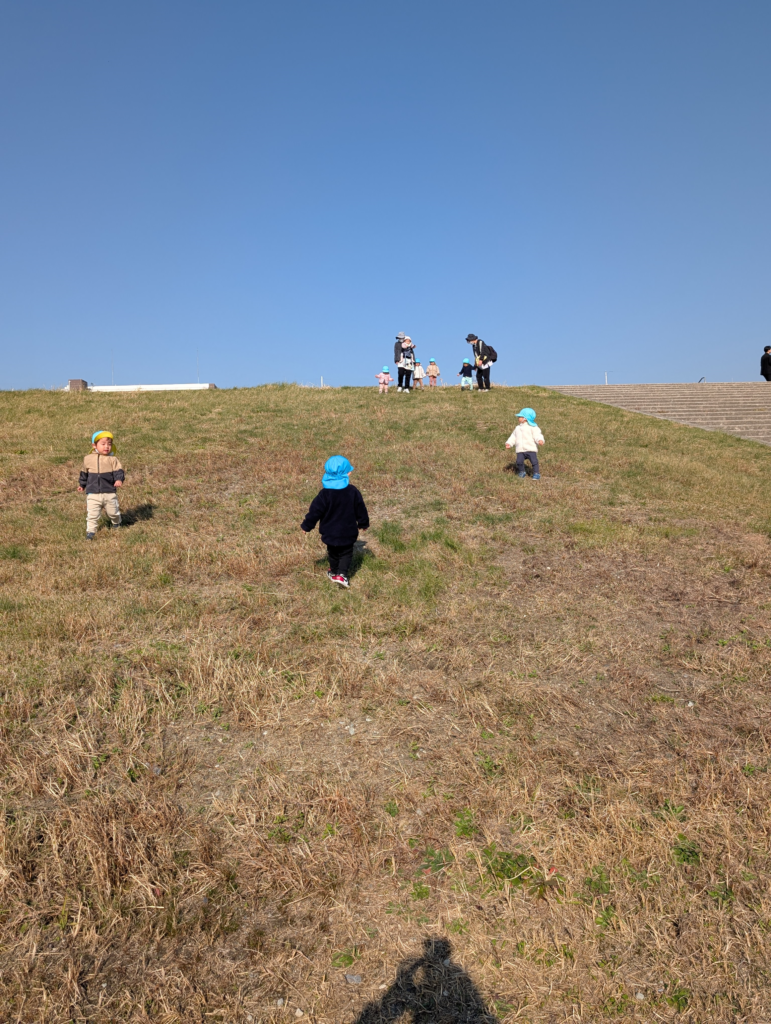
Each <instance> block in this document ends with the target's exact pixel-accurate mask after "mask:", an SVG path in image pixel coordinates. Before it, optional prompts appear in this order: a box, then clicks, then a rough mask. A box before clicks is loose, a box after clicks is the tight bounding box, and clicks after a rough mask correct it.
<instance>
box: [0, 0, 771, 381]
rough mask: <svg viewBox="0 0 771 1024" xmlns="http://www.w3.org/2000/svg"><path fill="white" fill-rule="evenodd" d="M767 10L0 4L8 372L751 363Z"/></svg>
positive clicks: (272, 375) (333, 376)
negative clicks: (401, 342)
mask: <svg viewBox="0 0 771 1024" xmlns="http://www.w3.org/2000/svg"><path fill="white" fill-rule="evenodd" d="M770 33H771V4H769V3H768V2H767V0H762V2H754V0H744V2H742V3H734V4H731V3H727V2H725V0H723V2H720V3H714V2H709V0H678V2H676V3H672V2H671V0H638V2H633V0H629V2H624V3H618V2H617V0H608V2H605V0H602V2H599V0H584V2H581V3H577V2H575V0H568V2H561V0H544V2H543V3H533V2H529V0H528V2H514V0H505V2H485V0H481V2H480V0H475V2H474V3H470V2H467V3H457V2H454V0H410V2H401V0H395V2H390V3H388V4H367V3H362V2H361V0H356V2H335V0H329V2H324V3H318V2H317V0H313V2H311V0H300V2H298V0H294V2H292V0H289V2H286V3H281V4H278V3H273V4H267V3H257V2H248V3H247V2H241V0H231V2H224V3H220V4H214V3H211V2H206V3H202V2H198V0H184V2H178V0H164V2H163V3H157V2H146V0H140V2H134V3H132V4H104V3H103V2H99V3H97V2H91V0H88V2H86V0H73V2H70V3H67V4H63V3H60V2H56V3H54V2H48V0H38V2H36V0H30V2H28V3H24V4H21V3H16V2H12V0H3V2H2V3H0V138H2V151H3V157H2V162H1V163H0V351H1V353H2V358H1V359H0V388H26V387H36V386H42V387H50V386H54V385H61V384H63V383H65V382H66V380H67V378H68V377H85V378H86V379H87V380H89V381H93V382H94V383H109V382H110V378H111V373H112V369H111V366H112V363H113V362H114V374H115V383H123V384H133V383H169V382H186V381H193V380H195V378H196V351H197V352H198V359H199V363H200V378H201V380H205V381H213V382H215V383H217V384H218V385H219V386H221V387H232V386H248V385H253V384H259V383H264V382H267V381H275V380H296V381H299V382H318V380H319V378H320V377H321V376H322V375H323V376H324V379H325V382H326V383H331V384H336V385H339V384H374V374H375V373H376V372H377V371H378V370H379V369H380V367H381V366H382V365H383V363H386V362H387V363H389V364H390V362H391V357H392V354H393V338H394V335H395V334H396V332H397V331H400V330H402V331H406V332H407V333H409V334H411V335H412V337H413V339H414V340H415V342H416V344H417V353H418V355H419V356H420V357H421V358H422V359H423V360H427V359H428V358H429V357H430V356H433V357H434V358H436V359H437V361H438V362H439V364H440V367H441V368H442V370H443V372H444V374H445V375H446V376H447V377H448V378H450V379H452V380H453V381H454V380H455V373H456V371H457V369H458V368H459V365H460V363H461V361H462V359H463V358H464V356H465V355H467V352H468V349H467V346H466V345H465V343H464V341H463V339H464V338H465V336H466V334H467V333H468V332H469V331H473V332H475V333H476V334H479V335H480V336H481V337H483V338H485V339H486V340H487V341H489V342H490V343H491V344H493V345H494V346H495V347H496V349H497V350H498V353H499V361H498V363H497V364H496V367H495V369H494V371H493V381H495V380H496V379H497V380H499V381H507V382H508V383H510V384H513V383H517V384H520V383H532V382H539V383H587V382H588V383H591V382H600V381H601V380H602V379H603V373H604V371H605V370H609V371H610V375H609V379H610V381H611V382H613V381H616V382H632V381H667V380H672V381H680V380H696V379H697V378H699V377H700V376H702V375H706V376H707V378H708V379H709V380H753V379H757V374H758V369H757V367H758V360H759V356H760V353H761V351H762V347H763V345H764V344H771V330H769V326H770V325H771V315H770V314H771V309H770V308H769V307H770V306H771V291H770V290H769V280H770V273H769V272H770V271H771V197H770V193H769V181H771V134H770V133H769V130H768V127H769V123H771V118H770V115H771V109H770V108H771V70H770V68H771V65H769V61H768V53H767V48H768V40H769V36H770Z"/></svg>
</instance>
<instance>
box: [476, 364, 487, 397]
mask: <svg viewBox="0 0 771 1024" xmlns="http://www.w3.org/2000/svg"><path fill="white" fill-rule="evenodd" d="M477 387H478V388H479V390H480V391H489V390H490V367H489V366H488V367H487V369H486V370H483V369H482V368H481V367H478V368H477Z"/></svg>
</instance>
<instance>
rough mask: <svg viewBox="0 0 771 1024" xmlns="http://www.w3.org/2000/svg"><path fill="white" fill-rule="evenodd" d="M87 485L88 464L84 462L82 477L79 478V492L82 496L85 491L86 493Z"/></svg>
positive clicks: (81, 471)
mask: <svg viewBox="0 0 771 1024" xmlns="http://www.w3.org/2000/svg"><path fill="white" fill-rule="evenodd" d="M87 483H88V470H87V469H86V464H85V462H84V463H83V466H82V467H81V470H80V476H79V477H78V491H79V492H80V493H81V494H82V493H83V491H85V489H86V484H87Z"/></svg>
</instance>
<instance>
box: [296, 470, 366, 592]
mask: <svg viewBox="0 0 771 1024" xmlns="http://www.w3.org/2000/svg"><path fill="white" fill-rule="evenodd" d="M351 473H353V466H352V465H351V464H350V462H349V461H348V459H346V458H344V457H343V456H342V455H333V456H332V458H331V459H327V461H326V462H325V463H324V476H323V477H322V479H321V485H322V489H321V490H320V491H319V493H318V494H317V495H316V497H315V498H314V499H313V501H312V502H311V507H310V508H309V509H308V514H307V515H306V517H305V519H303V521H302V523H301V525H300V529H301V530H302V531H303V532H304V533H310V532H311V530H312V529H313V527H314V526H315V525H316V523H318V524H319V533H320V534H321V539H322V541H323V542H324V543H325V544H326V546H327V554H328V556H329V572H328V573H327V576H328V577H329V579H330V580H332V582H333V583H339V584H340V586H341V587H347V586H349V583H348V578H349V575H350V571H351V561H352V560H353V545H354V544H355V543H356V538H357V537H358V536H359V530H368V529H369V513H368V512H367V506H366V505H365V504H364V499H363V498H362V496H361V492H360V491H359V490H358V489H357V488H356V487H354V486H353V484H351V483H350V482H349V479H348V478H349V477H350V475H351Z"/></svg>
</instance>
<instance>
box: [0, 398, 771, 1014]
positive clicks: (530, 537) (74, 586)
mask: <svg viewBox="0 0 771 1024" xmlns="http://www.w3.org/2000/svg"><path fill="white" fill-rule="evenodd" d="M519 404H533V405H535V407H536V409H537V410H538V412H539V422H540V423H541V424H542V426H543V428H544V431H545V433H546V436H547V442H548V443H547V447H546V449H545V451H544V460H543V462H544V465H543V472H544V479H543V480H542V481H541V484H540V486H539V485H537V484H535V483H533V482H532V481H530V480H527V481H520V480H518V479H516V478H515V477H513V475H512V474H511V473H510V472H509V471H507V469H506V466H507V464H508V463H509V462H510V461H511V460H510V456H509V455H508V453H505V452H504V451H503V448H502V445H503V442H504V440H505V438H506V436H507V435H508V432H509V431H510V429H511V427H512V425H513V424H512V413H513V412H514V411H516V408H517V406H518V405H519ZM0 424H1V427H0V429H2V455H1V456H0V473H1V474H2V479H1V480H0V499H1V500H2V541H0V556H2V557H0V583H1V584H2V591H1V596H0V620H1V623H2V645H1V646H2V651H1V653H0V694H1V696H2V704H1V705H0V710H1V712H2V717H1V718H0V766H1V771H2V775H1V778H2V792H3V805H4V806H3V809H4V816H3V819H2V823H1V824H0V1006H1V1007H2V1009H0V1020H3V1021H5V1020H7V1021H15V1022H45V1024H54V1022H56V1024H59V1022H65V1021H70V1020H73V1021H85V1020H88V1021H100V1022H101V1021H132V1022H149V1021H153V1022H165V1024H172V1022H174V1021H179V1022H187V1021H201V1022H204V1021H207V1022H208V1021H222V1022H224V1024H235V1022H239V1024H240V1022H242V1021H247V1022H248V1021H251V1020H258V1021H266V1022H267V1021H286V1020H290V1019H291V1020H294V1019H295V1013H296V1010H297V1009H301V1010H302V1011H303V1014H304V1015H305V1017H306V1018H310V1019H312V1020H318V1021H325V1022H326V1021H330V1022H331V1021H335V1022H337V1021H351V1022H352V1021H354V1020H356V1019H357V1017H359V1016H360V1019H361V1021H362V1022H365V1021H366V1022H367V1024H374V1022H375V1021H378V1020H385V1019H389V1020H395V1019H397V1017H398V1019H399V1020H402V1021H410V1020H411V1021H413V1022H414V1024H418V1022H419V1024H427V1022H428V1021H435V1022H436V1024H460V1022H461V1021H483V1020H490V1019H495V1018H496V1017H497V1018H500V1019H501V1020H504V1021H514V1020H517V1021H531V1022H533V1024H535V1022H539V1024H540V1022H551V1021H564V1020H584V1021H595V1020H617V1021H623V1020H629V1021H632V1020H635V1021H654V1020H682V1021H686V1020H687V1021H699V1022H701V1021H753V1022H756V1021H762V1020H767V1019H770V1018H771V1006H770V1005H769V1002H770V1001H769V999H768V964H769V962H770V961H771V956H770V955H769V954H771V949H770V948H769V947H770V945H771V942H770V940H769V934H770V933H771V898H770V895H769V821H770V819H769V796H771V787H770V786H769V771H768V769H769V766H771V752H769V718H768V713H769V699H768V698H769V663H770V662H771V647H770V644H771V639H770V636H769V628H768V626H769V609H770V608H771V603H769V602H770V601H771V594H770V593H769V571H770V570H771V551H770V549H769V539H768V527H769V513H768V509H769V498H771V482H770V481H769V462H770V460H771V451H769V450H768V449H766V448H763V447H761V446H759V445H753V444H751V443H748V442H743V441H740V440H737V439H733V438H724V437H722V436H720V435H715V434H707V433H704V432H701V431H695V430H690V429H689V428H684V427H678V426H675V425H673V424H668V423H664V422H661V421H657V420H650V419H645V418H643V417H636V416H633V415H631V414H627V413H624V412H622V411H621V410H616V409H610V408H602V407H599V406H593V405H590V404H588V403H582V402H576V401H573V400H570V399H566V398H563V397H561V396H557V395H553V394H548V393H546V392H543V391H541V390H540V389H531V390H529V391H527V390H523V389H518V390H513V389H512V390H503V389H500V390H496V391H494V392H493V393H492V394H491V395H489V396H487V395H485V396H483V397H481V398H480V397H479V396H478V395H473V396H468V395H460V394H459V393H458V392H457V390H454V389H453V390H452V391H449V390H448V391H443V392H440V393H439V394H436V395H434V394H425V395H413V396H410V397H409V398H403V397H402V396H399V395H389V396H387V397H384V396H378V395H377V394H376V393H375V392H374V391H367V392H365V391H361V390H354V389H351V390H341V391H325V392H313V391H309V390H302V389H298V388H294V387H271V388H260V389H255V390H251V391H232V392H205V393H194V394H172V395H164V394H161V395H141V396H131V395H126V396H124V395H109V396H106V395H62V394H45V393H16V394H5V395H3V396H2V397H0ZM102 426H109V427H110V428H111V429H112V430H113V431H114V432H115V433H116V436H117V438H118V447H119V450H120V455H121V458H122V459H123V461H124V463H125V465H126V467H127V472H128V482H127V486H126V488H125V490H124V492H123V494H122V496H121V502H122V504H123V507H124V509H128V508H131V509H133V510H134V516H133V517H132V518H133V519H134V520H135V521H134V522H133V524H132V525H131V526H130V527H128V528H125V529H123V530H121V531H116V533H114V534H112V533H110V532H109V531H107V530H104V531H102V532H100V534H99V536H98V537H97V541H96V542H95V543H94V544H93V545H89V546H87V545H86V543H85V541H84V540H83V535H84V532H85V531H84V508H83V499H82V497H80V496H78V495H76V494H75V493H73V492H74V484H75V480H76V475H77V467H78V463H79V459H80V457H82V454H83V453H84V452H85V451H86V450H87V438H88V436H90V434H91V432H92V431H93V430H94V429H96V428H97V427H102ZM335 451H340V452H342V453H344V454H346V455H348V456H349V457H350V458H351V460H352V462H353V463H354V465H355V466H356V475H355V482H356V483H357V484H358V486H359V487H360V488H361V489H362V491H363V493H364V496H365V499H366V501H367V503H368V506H369V508H370V513H371V515H372V519H373V531H372V534H373V535H371V536H370V535H368V537H367V548H366V551H365V553H364V557H363V561H362V564H361V567H360V570H359V572H358V574H357V575H356V577H355V579H354V581H353V585H352V588H351V590H350V592H347V593H338V592H334V591H332V590H331V589H330V585H329V583H328V581H327V580H326V576H325V569H324V567H323V565H322V564H321V562H320V561H319V560H320V558H321V555H322V554H323V549H321V547H320V545H319V544H318V541H317V540H315V539H314V540H306V539H305V538H304V537H303V536H302V535H301V533H300V532H299V530H298V524H299V521H300V518H301V516H302V513H303V511H304V508H305V507H306V506H307V503H308V501H309V500H310V498H311V497H312V496H313V494H314V493H315V492H316V490H317V489H318V479H319V475H320V465H321V463H322V462H323V459H324V458H325V457H326V456H328V455H329V454H332V453H334V452H335ZM427 938H431V939H434V940H435V941H438V940H440V939H449V940H450V941H451V943H452V946H453V952H452V962H449V963H446V964H445V963H442V960H446V959H447V957H445V953H446V952H447V951H446V949H444V948H443V947H441V945H437V946H435V948H436V949H437V950H441V956H440V955H439V954H437V957H438V958H435V959H433V960H432V958H431V954H429V955H427V957H426V958H424V959H420V957H421V953H422V950H423V940H424V939H427ZM431 948H434V947H431ZM400 965H402V966H401V971H402V973H401V974H400V975H399V976H398V977H399V981H398V985H401V986H402V988H401V989H400V990H399V991H402V992H403V993H405V992H406V993H407V996H406V997H405V998H406V1002H405V1003H404V1004H403V1006H401V1007H400V1008H399V1007H397V1008H396V1009H394V1011H393V1012H392V1013H391V1014H390V1016H389V1014H388V1013H386V1009H387V1007H386V1006H385V1005H384V1004H383V1002H382V1000H383V996H384V994H385V995H386V997H387V998H386V1003H388V1000H389V999H391V996H392V995H393V993H394V992H395V991H397V990H396V989H388V988H387V986H391V985H392V983H393V982H394V979H395V977H397V971H398V970H399V969H400ZM410 972H411V973H410ZM346 974H349V975H351V976H354V975H355V976H359V977H360V978H361V982H360V983H351V982H348V981H346V978H345V975H346ZM410 979H411V980H410ZM410 985H412V989H409V986H410ZM397 988H398V986H397ZM408 990H409V991H408ZM443 992H446V993H447V995H442V993H443ZM410 993H411V994H410ZM638 994H639V995H638ZM279 1000H283V1001H284V1002H283V1005H281V1006H279V1005H277V1002H278V1001H279ZM366 1004H370V1006H369V1009H366V1010H365V1005H366ZM419 1004H420V1005H419ZM483 1005H484V1006H486V1007H487V1009H486V1010H484V1009H483V1008H482V1007H483ZM421 1007H422V1008H421ZM381 1010H382V1013H381ZM397 1010H399V1011H401V1010H403V1011H404V1012H403V1013H402V1014H401V1016H398V1013H397Z"/></svg>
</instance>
